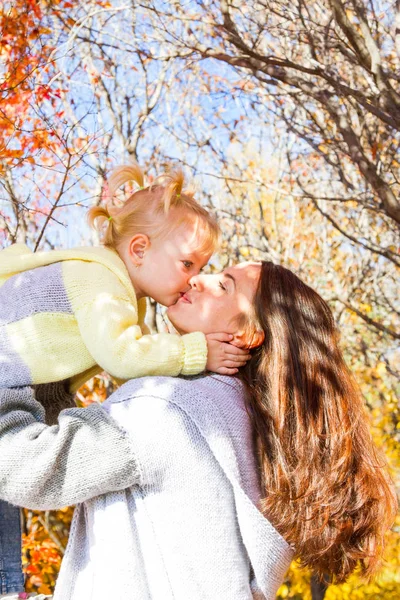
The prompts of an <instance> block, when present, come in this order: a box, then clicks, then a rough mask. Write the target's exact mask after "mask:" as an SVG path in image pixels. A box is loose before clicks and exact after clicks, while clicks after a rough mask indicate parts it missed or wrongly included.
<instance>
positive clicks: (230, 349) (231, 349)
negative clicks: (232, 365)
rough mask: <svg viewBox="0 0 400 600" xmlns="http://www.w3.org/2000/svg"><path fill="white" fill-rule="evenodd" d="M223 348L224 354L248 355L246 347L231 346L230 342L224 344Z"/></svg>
mask: <svg viewBox="0 0 400 600" xmlns="http://www.w3.org/2000/svg"><path fill="white" fill-rule="evenodd" d="M224 350H225V353H226V354H232V355H236V356H249V349H248V348H238V346H232V344H224Z"/></svg>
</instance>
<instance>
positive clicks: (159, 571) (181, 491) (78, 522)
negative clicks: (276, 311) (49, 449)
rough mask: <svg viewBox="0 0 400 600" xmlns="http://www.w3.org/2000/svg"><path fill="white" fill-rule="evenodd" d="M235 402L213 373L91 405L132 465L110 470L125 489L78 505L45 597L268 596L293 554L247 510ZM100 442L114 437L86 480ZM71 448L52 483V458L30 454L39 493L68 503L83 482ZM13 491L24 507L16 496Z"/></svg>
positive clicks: (236, 391)
mask: <svg viewBox="0 0 400 600" xmlns="http://www.w3.org/2000/svg"><path fill="white" fill-rule="evenodd" d="M243 398H244V393H243V389H242V386H241V384H240V382H239V381H237V380H235V379H233V378H228V377H221V376H215V375H212V376H203V377H196V378H191V379H182V378H169V377H147V378H143V379H137V380H132V381H130V382H128V383H126V384H125V385H124V386H122V388H120V389H119V390H118V392H116V393H115V394H113V395H112V397H111V398H110V399H109V401H107V403H106V404H105V405H103V408H102V410H103V409H104V414H105V415H106V416H107V418H108V419H110V420H112V421H113V422H116V423H117V426H119V427H120V428H121V431H123V432H124V435H123V443H124V444H126V442H127V441H128V442H129V450H127V449H126V448H125V451H126V452H127V456H128V458H129V460H131V457H133V460H134V465H133V468H132V470H131V472H130V473H129V474H125V475H123V474H122V473H119V474H118V479H120V477H121V476H122V477H123V478H124V477H125V479H126V482H127V484H126V486H125V488H126V489H122V485H121V481H118V484H116V482H115V481H114V482H113V483H114V485H113V488H112V489H118V490H120V491H114V492H109V493H107V494H103V495H100V496H97V497H96V498H93V499H91V500H87V501H85V502H83V503H82V504H81V505H79V506H78V507H77V509H76V511H75V515H74V520H73V524H72V528H71V534H70V540H69V544H68V548H67V551H66V554H65V557H64V560H63V564H62V567H61V572H60V576H59V580H58V582H57V587H56V592H55V600H106V599H107V600H108V599H110V598H112V599H113V600H122V599H125V598H129V600H173V599H174V600H250V599H257V600H261V599H265V600H273V599H274V598H275V595H276V591H277V589H278V587H279V585H280V584H281V583H282V581H283V578H284V575H285V572H286V571H287V569H288V567H289V564H290V561H291V559H292V555H293V553H292V550H291V548H290V547H289V545H288V544H287V543H286V542H285V540H284V539H283V538H282V537H281V536H280V535H279V534H278V532H277V531H276V530H275V529H274V528H273V527H272V525H271V524H270V523H269V521H268V520H267V519H265V518H264V517H263V516H262V515H261V513H260V512H259V510H258V508H257V503H258V501H259V498H260V490H259V484H258V474H257V469H256V466H255V461H254V456H253V449H252V435H251V430H250V424H249V419H248V415H247V413H246V410H245V407H244V404H243V401H244V400H243ZM0 404H1V403H0ZM73 410H74V409H72V411H73ZM68 412H71V411H65V413H68ZM81 412H84V411H81ZM3 414H4V413H3ZM100 422H101V420H100V421H98V422H97V424H99V423H100ZM98 426H99V425H98ZM52 429H53V436H54V435H55V436H57V428H54V427H53V428H52ZM80 429H82V428H80ZM84 429H85V427H83V430H84ZM100 430H101V425H100ZM91 433H93V431H91ZM99 434H100V435H101V432H99ZM81 435H84V434H83V433H82V431H81ZM0 440H1V438H0ZM53 441H54V438H53ZM109 443H110V444H114V445H115V439H114V440H111V439H110V440H109V442H108V441H107V439H106V438H104V437H103V444H104V448H103V449H102V452H101V454H98V457H97V464H98V467H97V466H96V460H95V457H93V460H92V461H91V466H92V469H93V472H92V473H90V474H89V473H88V474H87V475H88V479H89V481H90V482H92V481H94V480H95V476H94V475H95V473H96V469H97V468H98V470H99V474H100V478H101V479H102V480H103V479H104V472H103V469H102V464H101V463H102V458H103V457H104V456H107V455H108V451H110V455H111V456H113V460H115V456H116V455H115V447H114V448H110V447H109ZM118 443H119V442H118ZM121 448H122V445H121ZM0 451H1V444H0ZM53 451H54V444H53ZM70 451H72V453H73V456H70V457H68V459H67V461H66V463H65V456H64V457H63V458H62V460H63V463H64V464H67V468H62V476H61V477H60V476H58V474H57V457H55V456H53V457H50V456H49V454H46V453H45V452H43V453H42V457H41V458H40V457H37V460H40V461H41V463H42V470H43V465H44V464H45V463H47V464H48V466H49V470H48V473H47V484H45V483H44V481H43V479H42V481H41V484H42V490H43V489H44V488H46V487H47V485H48V486H50V487H52V488H54V487H55V486H56V487H57V488H58V489H60V488H61V489H63V490H64V491H65V494H64V495H65V499H68V502H69V501H70V499H71V489H74V490H77V489H80V485H79V484H78V483H77V481H76V479H77V478H82V477H83V473H82V472H81V470H80V469H79V468H77V461H78V452H79V447H77V446H76V445H74V444H72V445H71V446H70ZM85 451H86V452H88V447H87V445H86V447H85ZM97 452H98V448H97ZM81 456H82V455H81ZM51 459H52V460H51ZM0 460H1V459H0ZM70 460H71V468H68V463H69V461H70ZM83 460H84V461H87V457H85V458H84V459H83ZM116 465H117V470H118V463H116ZM119 468H120V467H119ZM1 471H2V469H1V463H0V475H1ZM39 479H40V478H39ZM132 479H133V480H132ZM90 485H92V484H90ZM33 488H34V486H33V487H32V489H31V496H32V500H33V499H34V496H35V495H37V494H40V486H39V487H38V489H36V490H35V489H33ZM110 489H111V488H110ZM23 496H24V498H25V503H26V499H27V492H26V490H25V491H24V494H23ZM16 499H17V498H16V496H14V502H15V500H16ZM62 499H63V498H62V497H61V496H60V495H59V496H58V498H57V504H59V502H60V501H61V500H62ZM33 504H37V501H35V502H33Z"/></svg>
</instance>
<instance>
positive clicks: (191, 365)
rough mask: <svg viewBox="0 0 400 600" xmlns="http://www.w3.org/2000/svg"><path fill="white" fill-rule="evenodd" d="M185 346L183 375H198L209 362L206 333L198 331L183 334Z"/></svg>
mask: <svg viewBox="0 0 400 600" xmlns="http://www.w3.org/2000/svg"><path fill="white" fill-rule="evenodd" d="M182 342H183V347H184V356H183V367H182V371H181V375H197V374H198V373H201V372H202V371H204V370H205V368H206V364H207V340H206V336H205V335H204V333H201V332H200V331H196V332H195V333H187V334H186V335H183V336H182Z"/></svg>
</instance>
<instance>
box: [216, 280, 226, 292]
mask: <svg viewBox="0 0 400 600" xmlns="http://www.w3.org/2000/svg"><path fill="white" fill-rule="evenodd" d="M218 283H219V287H220V288H221V289H222V290H224V292H226V287H225V286H224V284H223V283H222V281H219V282H218Z"/></svg>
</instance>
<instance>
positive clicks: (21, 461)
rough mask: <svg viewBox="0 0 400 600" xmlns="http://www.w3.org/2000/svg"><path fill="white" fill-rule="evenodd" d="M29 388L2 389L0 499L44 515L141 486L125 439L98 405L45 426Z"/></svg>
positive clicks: (68, 412) (63, 415) (70, 411)
mask: <svg viewBox="0 0 400 600" xmlns="http://www.w3.org/2000/svg"><path fill="white" fill-rule="evenodd" d="M44 419H45V414H44V409H43V407H42V406H41V405H40V404H39V403H38V402H37V401H36V400H35V398H34V394H33V390H32V388H15V389H4V388H3V389H0V498H1V499H3V500H6V501H8V502H10V503H12V504H16V505H19V506H25V507H27V508H31V509H37V510H47V509H57V508H62V507H63V506H69V505H72V504H76V503H79V502H84V501H85V500H88V499H89V498H92V497H94V496H97V495H99V494H103V493H105V492H109V491H111V490H115V491H117V490H122V489H124V488H127V487H129V486H132V485H135V484H138V483H140V481H141V476H140V472H139V467H138V464H137V460H136V458H135V456H134V453H133V450H132V444H131V441H130V439H129V437H128V435H127V433H126V432H125V431H124V430H123V429H122V428H121V427H120V426H119V425H118V424H117V422H116V421H115V420H114V419H113V418H112V417H111V416H110V415H109V414H107V412H106V411H104V410H103V409H102V407H101V406H99V405H91V406H89V407H88V408H85V409H81V408H71V409H67V410H64V411H62V412H61V413H60V415H59V418H58V423H57V425H54V426H48V425H46V424H45V423H44Z"/></svg>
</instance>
